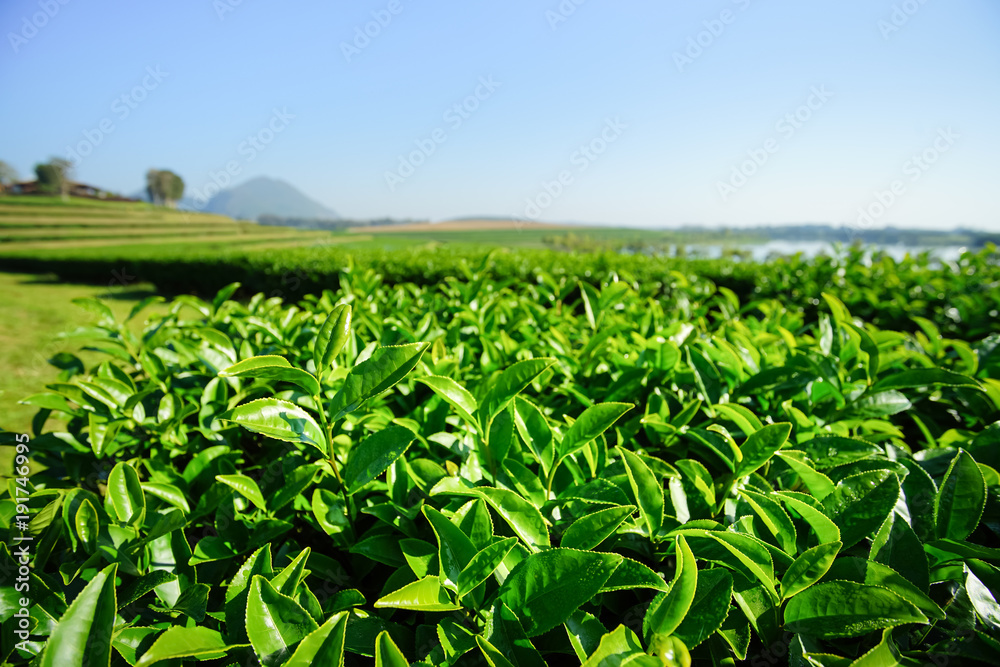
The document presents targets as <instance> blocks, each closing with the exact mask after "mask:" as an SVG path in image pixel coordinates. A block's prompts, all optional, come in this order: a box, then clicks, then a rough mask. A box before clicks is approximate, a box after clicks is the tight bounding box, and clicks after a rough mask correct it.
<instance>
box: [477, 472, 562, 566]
mask: <svg viewBox="0 0 1000 667" xmlns="http://www.w3.org/2000/svg"><path fill="white" fill-rule="evenodd" d="M475 491H476V494H477V495H479V496H480V497H481V498H482V499H483V500H485V501H486V503H487V504H488V505H489V506H490V507H492V508H493V509H494V510H495V511H496V513H497V514H499V515H500V518H502V519H503V520H504V521H505V522H507V525H509V526H510V527H511V529H512V530H513V531H514V533H515V534H516V535H517V536H518V537H520V538H521V540H522V541H524V543H525V544H526V545H528V548H529V549H532V550H534V551H538V550H540V549H544V548H547V547H548V546H549V529H548V527H547V526H546V525H545V519H544V518H543V517H542V514H541V512H539V511H538V509H537V508H536V507H535V506H534V505H532V504H531V503H529V502H528V501H527V500H525V499H524V498H522V497H521V496H519V495H517V494H516V493H514V492H513V491H508V490H506V489H494V488H490V487H477V488H476V489H475Z"/></svg>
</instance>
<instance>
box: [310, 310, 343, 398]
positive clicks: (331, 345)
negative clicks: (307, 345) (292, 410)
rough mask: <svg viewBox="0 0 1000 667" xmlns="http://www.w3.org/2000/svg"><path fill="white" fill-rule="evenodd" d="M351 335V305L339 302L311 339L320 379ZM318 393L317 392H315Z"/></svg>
mask: <svg viewBox="0 0 1000 667" xmlns="http://www.w3.org/2000/svg"><path fill="white" fill-rule="evenodd" d="M350 337H351V307H350V306H349V305H347V304H343V303H342V304H340V305H339V306H337V307H336V308H334V309H333V310H332V311H330V314H329V315H328V316H327V318H326V320H324V321H323V325H322V326H320V328H319V333H317V334H316V340H315V341H313V363H315V364H316V375H317V377H319V379H320V380H322V379H323V376H324V375H326V374H327V373H328V372H329V371H330V368H331V366H332V365H333V360H334V359H336V358H337V355H338V354H340V351H341V350H342V349H343V348H344V345H345V344H346V343H347V341H348V340H350ZM316 393H319V392H316Z"/></svg>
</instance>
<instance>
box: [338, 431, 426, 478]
mask: <svg viewBox="0 0 1000 667" xmlns="http://www.w3.org/2000/svg"><path fill="white" fill-rule="evenodd" d="M415 438H416V436H415V435H414V434H413V432H412V431H411V430H410V429H408V428H406V427H404V426H399V425H398V424H391V425H389V426H386V427H385V428H384V429H382V430H381V431H377V432H376V433H373V434H372V435H370V436H368V437H367V438H365V439H364V440H362V441H361V443H360V444H358V445H357V446H356V447H354V448H353V449H352V450H351V458H350V459H348V461H347V465H346V466H345V467H344V473H343V477H344V484H346V485H347V493H348V495H352V494H355V493H357V492H358V491H360V490H361V489H362V488H364V486H365V485H366V484H368V482H370V481H372V480H373V479H375V478H376V477H378V476H379V475H381V474H382V473H383V472H385V471H386V470H387V469H388V468H389V466H391V465H392V464H393V462H394V461H395V460H396V459H398V458H399V457H400V456H402V455H403V452H405V451H406V450H407V448H409V446H410V443H412V442H413V440H414V439H415Z"/></svg>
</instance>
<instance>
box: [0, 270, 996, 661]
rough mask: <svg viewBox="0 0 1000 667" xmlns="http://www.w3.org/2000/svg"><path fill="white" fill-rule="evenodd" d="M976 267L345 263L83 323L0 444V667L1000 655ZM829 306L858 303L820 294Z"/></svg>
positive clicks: (985, 291) (992, 452)
mask: <svg viewBox="0 0 1000 667" xmlns="http://www.w3.org/2000/svg"><path fill="white" fill-rule="evenodd" d="M977 257H979V258H978V259H977ZM966 260H967V261H969V262H981V263H982V271H981V273H982V275H978V276H977V275H968V274H965V273H962V272H961V271H959V272H956V273H954V274H953V275H950V276H949V274H948V273H947V271H946V270H942V271H938V273H936V274H935V275H934V276H930V277H929V276H928V275H926V274H921V279H920V280H916V279H915V278H914V276H915V275H916V273H914V274H913V275H909V274H907V273H906V272H905V271H899V272H897V273H896V274H890V273H887V272H882V273H879V272H881V271H883V270H887V268H888V267H887V266H886V267H882V268H879V266H878V264H877V263H876V265H874V266H871V267H865V266H864V265H863V264H860V263H859V264H858V265H857V267H856V268H854V267H849V266H845V265H840V266H838V265H837V264H836V260H831V262H833V263H831V264H825V263H824V262H818V263H815V264H811V265H805V264H802V265H801V266H808V268H807V269H803V270H804V271H805V270H807V271H808V272H809V273H808V276H799V277H798V278H794V279H793V278H792V277H793V276H796V275H797V273H796V272H797V271H798V270H799V269H796V268H794V267H795V266H796V264H795V263H794V262H789V263H787V264H784V265H781V264H779V265H774V266H775V268H774V269H773V271H771V272H770V273H769V274H767V275H766V276H764V277H762V278H761V280H760V284H763V285H770V284H772V281H774V280H776V279H777V277H778V276H780V277H781V278H780V279H781V280H792V281H793V283H794V284H792V283H789V284H781V285H779V286H777V287H773V288H770V287H765V288H762V292H763V293H767V290H768V289H773V290H775V293H777V292H781V293H784V294H799V297H798V301H791V300H779V299H773V298H755V299H754V300H752V301H747V300H746V299H741V298H740V297H739V296H738V295H737V294H736V293H735V292H734V291H732V290H730V289H728V288H726V287H723V286H720V285H717V284H715V283H713V282H711V281H708V280H705V279H701V278H693V277H688V276H686V275H685V274H684V273H681V272H675V273H670V274H664V275H661V276H660V277H659V279H658V280H657V281H655V283H647V282H639V281H637V280H635V279H632V280H629V279H626V278H625V277H624V275H616V274H613V273H612V274H604V277H603V278H602V277H600V275H599V274H597V273H592V274H591V276H589V277H584V279H580V278H579V277H578V276H577V275H576V273H575V272H574V271H567V272H551V271H542V270H532V271H531V277H532V279H531V280H523V278H524V277H525V276H524V274H523V273H518V272H516V271H515V272H511V273H510V274H509V275H508V276H507V277H505V278H498V277H497V268H496V264H491V263H489V262H488V261H483V262H481V263H480V264H478V265H476V264H474V263H470V262H466V263H464V264H463V263H457V264H456V266H457V267H458V268H457V270H456V273H457V274H458V275H459V277H455V276H451V275H440V276H439V275H433V277H434V280H433V281H431V280H422V281H421V282H420V284H417V283H414V282H396V281H391V282H390V281H387V280H386V279H385V278H384V277H383V276H382V275H379V274H376V273H375V272H374V271H372V270H368V269H365V268H363V267H360V268H359V267H355V268H354V270H352V271H350V272H346V273H338V274H337V283H336V287H337V290H336V291H333V290H332V289H331V290H325V291H322V292H321V293H319V294H316V295H312V296H306V297H304V298H303V299H302V300H301V301H300V302H299V303H296V304H289V303H284V302H283V301H282V300H281V299H279V298H268V297H267V296H266V295H265V294H257V295H256V296H254V297H252V298H250V299H249V300H247V301H245V302H240V301H237V300H234V299H232V298H231V297H233V295H234V294H235V293H236V290H237V289H238V285H236V284H232V285H229V286H227V287H226V288H224V289H222V290H221V291H220V292H219V293H218V294H217V295H216V296H215V297H214V298H212V299H206V300H203V299H200V298H197V297H193V296H180V297H177V298H176V299H174V300H173V301H172V302H171V304H170V307H169V308H168V309H167V312H166V314H165V315H162V316H155V317H151V318H150V319H149V321H148V323H147V325H146V327H145V330H144V332H143V333H142V334H141V335H137V334H134V333H132V329H130V328H129V327H128V326H126V325H125V323H122V322H116V321H115V320H114V318H113V317H112V315H111V312H110V311H109V310H108V309H107V308H106V307H105V306H104V305H103V304H102V303H100V302H99V301H96V300H82V301H81V302H80V305H81V306H84V307H86V308H88V309H89V310H91V311H93V313H94V316H95V320H96V323H95V325H94V326H92V327H88V328H85V329H82V330H80V331H77V332H74V333H73V335H74V336H77V337H80V338H81V340H82V342H81V345H85V347H86V349H89V350H97V351H100V352H102V353H104V354H105V355H106V357H107V360H106V361H104V362H103V363H100V364H98V365H97V366H95V367H91V368H87V367H85V365H84V364H83V363H82V362H81V361H80V359H79V358H78V357H76V356H74V355H69V354H64V355H60V356H59V357H58V358H56V359H54V360H53V362H54V363H55V364H56V365H57V366H58V367H59V368H60V369H61V375H60V378H59V381H58V382H56V383H54V384H52V385H50V386H49V387H47V388H46V390H45V391H42V392H40V393H37V394H34V395H32V396H29V397H27V398H25V399H24V400H25V402H27V403H28V404H31V405H34V406H37V407H38V409H39V411H38V415H37V417H36V419H35V420H34V433H33V434H31V435H30V438H29V437H27V434H14V433H3V434H2V437H3V439H4V440H3V441H4V444H9V445H12V446H18V447H20V448H21V449H20V450H19V451H20V452H23V453H24V455H25V456H28V455H30V457H31V459H32V468H31V470H30V471H29V469H28V467H27V465H26V464H25V465H21V463H19V465H20V469H19V470H18V475H19V477H18V478H17V479H10V480H8V481H7V489H6V491H5V493H4V495H3V499H2V500H0V519H2V531H0V532H2V537H3V546H0V561H2V562H3V564H2V566H0V573H2V576H3V580H2V581H0V600H2V604H0V622H2V627H0V630H2V631H0V647H2V658H3V660H5V661H6V663H7V664H15V665H16V664H38V665H44V666H48V665H58V666H59V667H69V666H70V665H83V664H87V665H91V664H100V665H109V664H114V665H126V664H127V665H135V666H140V667H148V666H151V665H170V664H179V663H182V662H190V661H204V662H206V663H207V664H209V665H220V666H222V665H256V664H261V665H267V666H275V667H277V666H279V665H281V666H286V667H298V666H299V665H309V664H318V665H338V664H345V665H354V664H371V661H372V659H373V658H374V661H375V664H376V665H386V666H389V665H391V666H393V667H395V666H397V665H407V664H427V665H472V664H487V665H491V666H492V667H498V666H503V667H507V666H508V665H514V666H520V667H529V666H531V667H534V666H539V665H544V664H556V665H562V664H565V665H571V664H583V665H587V666H588V667H590V666H595V667H596V666H598V665H602V666H608V665H624V664H626V663H627V664H630V665H636V666H637V667H641V666H643V665H690V664H696V665H701V664H704V665H732V664H748V665H753V666H754V667H756V666H757V665H770V664H779V663H781V664H785V663H788V664H791V665H796V666H798V665H828V666H834V665H837V666H839V665H858V666H868V665H880V666H882V665H897V664H899V665H923V664H928V663H933V664H942V662H941V661H951V660H953V661H955V662H954V664H987V665H989V664H997V663H998V662H1000V643H998V637H1000V634H998V626H1000V605H998V600H1000V570H998V569H997V567H998V563H1000V541H998V535H1000V474H998V472H997V469H998V468H1000V349H998V343H1000V336H997V335H996V334H991V335H987V334H990V333H991V332H992V331H994V329H995V323H994V321H993V320H992V318H993V317H994V316H992V315H988V313H989V310H990V308H992V307H994V305H995V303H996V301H997V294H996V287H995V285H993V286H988V287H984V282H983V280H986V279H992V278H989V276H991V275H993V274H990V273H989V271H990V270H994V269H990V268H989V265H990V264H989V263H990V261H992V260H989V259H988V258H987V257H985V256H968V257H967V258H966ZM567 261H570V260H567ZM880 261H882V260H880ZM765 266H771V265H765ZM470 267H476V268H470ZM387 269H388V272H390V273H391V272H392V271H398V270H401V269H400V265H396V266H395V267H387ZM842 269H843V270H844V271H843V273H841V270H842ZM913 270H914V272H916V269H913ZM928 270H930V269H928ZM825 271H830V272H832V275H830V276H827V277H825V278H823V277H822V276H823V275H824V272H825ZM862 271H864V272H867V275H868V276H869V277H873V276H875V275H876V274H877V275H879V279H878V282H877V283H855V282H850V281H852V280H854V279H855V277H856V275H855V273H852V272H862ZM443 273H446V272H445V271H443ZM837 280H843V281H845V282H843V284H842V285H840V290H839V293H841V294H842V295H843V294H850V295H852V298H850V299H847V301H848V302H849V303H848V304H845V302H844V301H843V300H841V299H838V298H837V297H836V296H834V295H833V294H832V293H825V294H822V296H821V295H820V294H819V292H818V291H816V292H810V290H811V289H812V286H813V285H817V284H820V283H823V284H828V283H829V282H830V281H834V282H836V281H837ZM935 281H945V282H941V283H940V284H938V283H937V282H935ZM949 281H950V282H949ZM986 284H988V283H986ZM918 288H919V290H918ZM916 293H925V294H928V298H931V299H932V300H935V305H934V306H933V307H931V305H929V304H930V302H927V304H925V306H926V307H925V306H922V305H921V304H920V303H919V302H918V300H917V299H915V298H913V295H914V294H916ZM958 293H961V294H962V295H963V296H961V297H957V296H954V295H956V294H958ZM879 294H882V295H883V298H882V299H880V298H878V295H879ZM941 294H949V295H952V296H949V297H948V301H947V302H946V303H936V300H937V299H938V298H939V297H940V295H941ZM805 295H809V297H808V298H803V297H805ZM758 296H759V295H758ZM813 296H815V297H816V298H817V299H819V300H820V302H819V304H813V303H811V302H810V299H811V298H812V297H813ZM963 299H965V300H963ZM153 300H154V299H147V300H146V301H144V302H143V303H140V304H139V305H138V306H137V307H136V308H135V309H134V310H133V312H132V313H131V315H130V318H135V317H139V316H140V315H141V314H142V312H143V310H144V308H145V307H146V306H148V305H149V304H150V303H151V302H152V301H153ZM799 302H802V303H804V304H805V305H806V306H807V307H804V308H803V307H796V306H795V305H794V304H795V303H799ZM911 308H913V309H916V310H917V312H920V313H923V314H925V315H932V317H929V318H928V317H923V316H918V317H915V318H914V319H913V320H908V322H907V326H905V327H902V326H901V327H899V328H900V329H906V330H903V331H897V330H891V329H887V328H879V327H877V326H875V325H874V324H873V323H872V322H873V321H879V322H885V321H892V322H899V321H901V320H902V319H905V318H906V317H907V313H908V312H910V309H911ZM948 309H955V312H956V313H958V315H957V316H955V313H950V314H949V313H948V312H946V311H947V310H948ZM984 309H985V310H984ZM859 314H863V317H858V316H857V315H859ZM960 322H966V324H965V325H961V326H960ZM952 325H954V326H952ZM942 331H946V332H947V331H959V332H960V333H961V334H962V335H960V336H957V335H951V334H947V333H942ZM49 427H51V428H52V430H47V428H49ZM25 441H27V442H25ZM29 472H30V475H29V474H28V473H29ZM25 496H27V497H26V498H25ZM22 515H24V516H25V520H24V521H22V519H20V518H19V517H20V516H22ZM27 538H30V539H27ZM23 545H28V547H27V551H28V552H30V558H28V557H26V560H30V571H27V572H26V570H22V569H19V559H20V553H21V552H19V551H18V550H19V549H22V548H23ZM23 562H24V561H20V563H23ZM22 607H23V608H24V609H27V614H24V613H22V611H21V609H22Z"/></svg>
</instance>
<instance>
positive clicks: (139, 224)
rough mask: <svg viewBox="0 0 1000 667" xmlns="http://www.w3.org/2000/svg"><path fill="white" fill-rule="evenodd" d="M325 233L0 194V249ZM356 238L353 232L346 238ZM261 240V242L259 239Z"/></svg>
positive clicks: (283, 240) (235, 241)
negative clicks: (0, 195) (352, 235)
mask: <svg viewBox="0 0 1000 667" xmlns="http://www.w3.org/2000/svg"><path fill="white" fill-rule="evenodd" d="M330 237H331V234H330V232H323V231H303V230H298V229H292V228H284V227H267V226H263V225H258V224H256V223H252V222H238V221H235V220H233V219H231V218H227V217H225V216H220V215H213V214H207V213H192V212H188V211H175V210H171V209H165V208H162V207H155V206H152V205H150V204H145V203H142V202H136V203H122V202H101V201H95V200H85V199H76V198H73V199H71V200H70V201H68V202H63V201H61V200H59V199H58V198H54V197H0V252H3V253H10V252H15V253H16V252H18V251H22V250H23V251H37V250H46V249H56V248H77V247H103V246H107V247H121V246H132V245H149V244H169V245H176V244H182V245H183V244H199V245H200V244H204V243H222V244H224V245H225V246H226V247H227V248H246V249H248V250H255V249H267V248H268V247H272V246H271V243H272V242H273V243H275V244H280V245H281V247H284V248H287V247H294V246H300V245H303V246H305V245H311V244H314V243H317V242H320V241H322V242H324V243H329V242H331V241H333V242H335V240H333V239H331V238H330ZM351 240H352V241H356V240H357V237H351ZM265 242H266V243H265Z"/></svg>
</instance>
